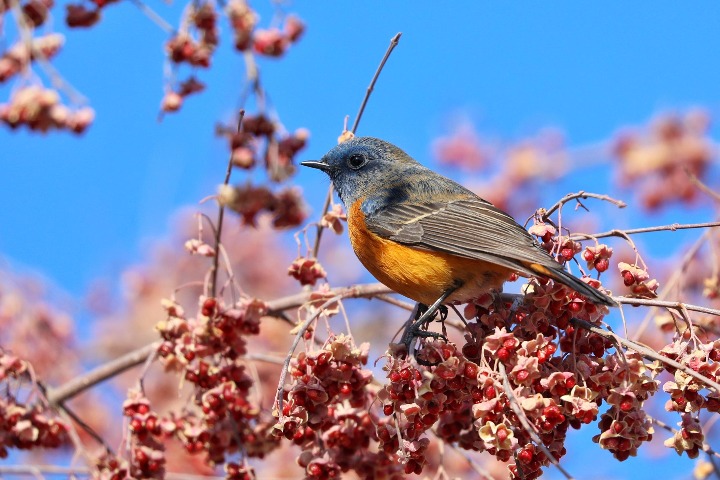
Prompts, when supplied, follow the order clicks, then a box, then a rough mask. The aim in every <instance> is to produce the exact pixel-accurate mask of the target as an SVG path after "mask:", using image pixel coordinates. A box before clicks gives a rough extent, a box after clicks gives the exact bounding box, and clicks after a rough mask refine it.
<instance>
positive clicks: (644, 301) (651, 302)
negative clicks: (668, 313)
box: [613, 297, 720, 317]
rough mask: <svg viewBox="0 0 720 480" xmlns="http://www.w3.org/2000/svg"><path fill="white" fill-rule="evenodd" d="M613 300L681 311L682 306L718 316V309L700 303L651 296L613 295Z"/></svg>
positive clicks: (719, 312)
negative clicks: (652, 297)
mask: <svg viewBox="0 0 720 480" xmlns="http://www.w3.org/2000/svg"><path fill="white" fill-rule="evenodd" d="M613 300H615V301H616V302H618V303H622V304H624V305H644V306H650V307H665V308H672V309H673V310H678V311H682V309H683V308H684V309H685V310H692V311H693V312H700V313H707V314H708V315H715V316H718V317H720V310H716V309H714V308H708V307H702V306H700V305H690V304H687V303H682V302H668V301H665V300H655V299H651V298H631V297H613Z"/></svg>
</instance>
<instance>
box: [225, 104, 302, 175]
mask: <svg viewBox="0 0 720 480" xmlns="http://www.w3.org/2000/svg"><path fill="white" fill-rule="evenodd" d="M278 127H279V124H278V123H277V122H273V121H272V120H270V119H269V118H268V117H267V116H265V115H264V114H262V113H260V114H258V115H247V116H245V117H244V118H243V122H242V128H241V129H240V131H236V130H235V129H233V128H229V127H225V126H220V125H219V126H217V127H216V134H217V135H219V136H223V137H225V138H226V139H227V141H228V147H229V148H230V159H231V161H232V164H233V166H234V167H237V168H240V169H243V170H250V169H252V168H254V167H255V166H256V165H258V163H261V164H262V165H263V167H264V169H265V171H266V172H267V174H268V177H269V178H270V180H272V181H274V182H282V181H284V180H286V179H288V178H289V177H290V176H292V175H293V174H294V173H295V170H296V167H295V162H294V159H295V155H297V153H298V152H300V151H301V150H302V149H303V148H305V145H306V144H307V141H308V138H309V137H310V132H308V131H307V130H306V129H304V128H299V129H297V130H296V131H295V132H294V133H291V134H288V133H283V132H281V131H280V129H279V128H278Z"/></svg>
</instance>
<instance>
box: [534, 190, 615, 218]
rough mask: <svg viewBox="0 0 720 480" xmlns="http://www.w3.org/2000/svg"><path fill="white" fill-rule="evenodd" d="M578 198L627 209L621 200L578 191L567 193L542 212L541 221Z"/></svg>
mask: <svg viewBox="0 0 720 480" xmlns="http://www.w3.org/2000/svg"><path fill="white" fill-rule="evenodd" d="M579 198H581V199H583V200H584V199H588V198H597V199H598V200H604V201H606V202H610V203H612V204H613V205H616V206H617V207H618V208H625V207H627V204H626V203H625V202H623V201H622V200H617V199H614V198H612V197H609V196H607V195H603V194H600V193H588V192H582V191H580V192H577V193H569V194H567V195H565V196H564V197H563V198H561V199H560V200H558V201H557V203H556V204H555V205H553V206H552V207H550V208H549V209H547V210H545V211H544V212H542V214H541V218H542V220H543V221H545V220H547V219H548V217H550V215H552V214H553V213H555V211H557V210H559V209H560V208H561V207H562V206H563V205H565V204H566V203H568V202H570V201H572V200H576V199H579Z"/></svg>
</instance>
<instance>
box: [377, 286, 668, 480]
mask: <svg viewBox="0 0 720 480" xmlns="http://www.w3.org/2000/svg"><path fill="white" fill-rule="evenodd" d="M585 281H586V282H589V283H592V284H593V286H595V287H596V288H599V287H600V284H599V282H598V281H597V280H591V279H589V278H586V279H585ZM530 287H531V288H528V291H529V293H528V294H527V295H526V297H525V302H524V304H522V305H515V306H511V305H509V304H499V303H498V302H497V300H496V301H492V299H490V300H489V301H482V302H480V303H479V304H477V303H476V304H473V305H471V306H469V307H468V308H466V317H468V319H469V320H474V321H471V322H470V323H468V326H467V328H466V331H465V340H466V343H465V344H464V345H463V346H462V348H461V349H458V348H457V347H455V346H454V345H453V344H447V343H444V342H440V341H436V340H433V341H427V340H426V341H424V344H423V348H422V349H421V350H420V351H419V353H418V355H419V357H420V358H421V359H422V360H424V363H429V364H433V365H434V366H433V367H430V368H429V369H428V370H426V371H423V370H421V369H419V368H418V367H417V366H416V364H413V363H412V362H410V361H408V360H407V359H404V358H403V357H402V355H397V354H395V355H392V356H390V357H389V361H388V364H387V365H386V367H385V369H386V370H387V371H388V378H389V380H390V381H389V383H388V385H387V386H386V387H385V389H384V390H383V391H382V392H381V393H380V394H379V398H380V399H381V400H382V401H383V411H384V413H385V414H386V415H388V416H392V418H391V419H390V422H389V424H387V425H384V426H382V427H378V433H377V434H378V438H379V439H380V442H381V443H380V447H381V448H382V449H383V450H384V451H386V452H387V453H391V452H395V451H399V452H400V453H399V455H400V457H401V459H402V461H403V462H404V464H405V472H406V473H408V474H409V473H416V474H419V473H420V472H422V470H423V468H424V467H425V465H426V463H427V446H428V443H429V439H427V438H426V437H425V435H426V432H427V431H428V430H430V429H433V431H434V432H436V433H437V434H438V435H439V436H440V437H441V438H442V439H444V440H445V441H448V442H453V443H455V444H457V445H458V446H459V447H461V448H464V449H468V450H478V451H487V452H489V453H490V454H492V455H494V456H495V457H497V458H498V459H499V460H501V461H509V460H511V459H513V458H514V459H515V463H514V464H511V465H510V467H509V468H510V471H511V474H512V475H513V476H514V477H522V478H537V477H538V476H540V475H541V467H543V466H546V465H548V464H549V460H548V459H547V457H546V456H545V454H544V453H543V452H542V450H540V449H539V448H537V446H536V445H534V443H533V438H532V437H531V435H530V434H529V433H528V432H527V431H526V430H525V428H524V426H523V422H522V421H521V420H520V418H518V413H517V412H518V411H521V412H522V414H523V416H524V417H525V420H526V421H527V422H528V423H530V424H531V425H532V428H533V429H534V430H535V431H536V432H537V433H538V437H539V439H540V440H541V441H542V443H543V444H544V446H545V447H546V448H547V449H548V450H549V451H550V452H551V453H552V455H553V456H554V457H555V458H556V459H559V458H560V457H562V456H563V455H564V454H565V447H564V442H565V436H566V432H567V429H568V428H569V427H573V428H580V427H581V426H582V425H584V424H588V423H590V422H592V421H593V420H594V419H595V418H596V417H597V415H598V411H599V408H598V407H599V406H600V404H601V403H602V401H606V402H608V403H609V404H611V405H614V404H615V403H616V402H618V401H619V402H620V403H622V400H618V398H616V397H617V394H618V392H620V388H621V387H624V388H626V390H623V391H622V392H623V393H626V392H631V393H633V394H634V395H635V396H634V397H633V398H634V399H635V402H634V403H626V404H623V408H625V410H623V414H624V415H626V416H628V415H630V416H631V417H630V418H636V417H637V418H644V417H645V414H644V413H643V412H642V410H641V406H642V400H644V399H645V398H647V396H648V395H649V393H650V392H652V391H654V389H656V388H657V384H656V383H655V382H654V381H653V380H651V379H649V377H647V376H645V375H643V373H642V362H640V365H636V364H635V363H632V361H630V360H628V362H624V361H622V360H617V359H616V358H615V357H613V356H607V350H608V349H609V348H611V347H612V344H611V343H610V342H609V341H608V340H606V339H605V338H603V337H602V336H600V335H597V334H594V333H591V332H588V331H585V330H581V329H577V328H576V327H575V326H574V325H573V324H572V323H571V322H570V319H571V318H578V319H582V320H584V321H587V322H590V323H592V324H594V325H597V324H599V322H600V320H601V319H602V317H603V315H605V314H606V313H607V308H606V307H603V306H597V305H594V304H592V303H589V302H587V300H586V299H584V298H583V297H581V296H580V295H578V294H577V293H576V292H574V291H572V290H570V289H568V288H567V287H565V286H562V285H559V284H554V283H553V282H552V281H548V280H542V279H533V280H532V282H531V285H530ZM484 300H485V299H484ZM396 353H399V352H396ZM566 354H570V355H569V356H568V355H566ZM500 363H501V364H502V366H503V367H502V368H500V367H499V364H500ZM625 369H630V370H627V371H626V370H625ZM503 372H506V373H503ZM631 373H632V374H633V375H635V376H632V375H631ZM605 376H609V378H604V377H605ZM599 377H602V378H599ZM629 385H632V386H629ZM636 386H637V387H636ZM606 415H608V416H609V417H608V418H613V419H616V418H618V414H616V413H614V412H613V411H612V410H611V411H609V412H608V413H607V414H606ZM632 415H634V416H632ZM621 420H622V421H625V422H627V418H623V419H621ZM643 425H644V424H643ZM640 430H641V429H640V428H638V427H635V429H634V430H633V429H631V430H629V431H628V432H624V431H623V432H621V433H620V435H626V436H627V437H632V441H634V442H639V441H645V440H648V439H649V437H648V436H643V435H641V434H640ZM623 445H624V444H623ZM633 445H635V444H633ZM603 446H606V447H607V448H611V449H612V445H606V444H603ZM633 452H634V451H633V450H630V454H632V453H633Z"/></svg>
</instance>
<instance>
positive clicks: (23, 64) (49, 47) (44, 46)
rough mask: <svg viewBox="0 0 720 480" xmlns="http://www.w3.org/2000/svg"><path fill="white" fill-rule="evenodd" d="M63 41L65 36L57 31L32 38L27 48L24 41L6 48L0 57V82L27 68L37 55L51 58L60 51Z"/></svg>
mask: <svg viewBox="0 0 720 480" xmlns="http://www.w3.org/2000/svg"><path fill="white" fill-rule="evenodd" d="M64 42H65V37H63V36H62V35H60V34H59V33H51V34H48V35H44V36H42V37H35V38H33V39H32V43H31V45H30V47H29V48H28V45H27V44H26V43H24V42H18V43H16V44H15V45H13V46H12V47H10V48H8V49H7V50H5V52H4V53H3V55H2V57H0V83H1V82H5V81H7V80H8V79H9V78H11V77H13V76H14V75H17V74H18V73H19V72H21V71H22V70H23V69H25V68H27V67H28V66H29V65H30V62H32V61H33V60H36V59H37V57H38V55H41V56H42V57H43V58H45V59H51V58H52V57H54V56H55V55H56V54H57V53H58V52H59V51H60V48H61V47H62V45H63V43H64Z"/></svg>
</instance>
